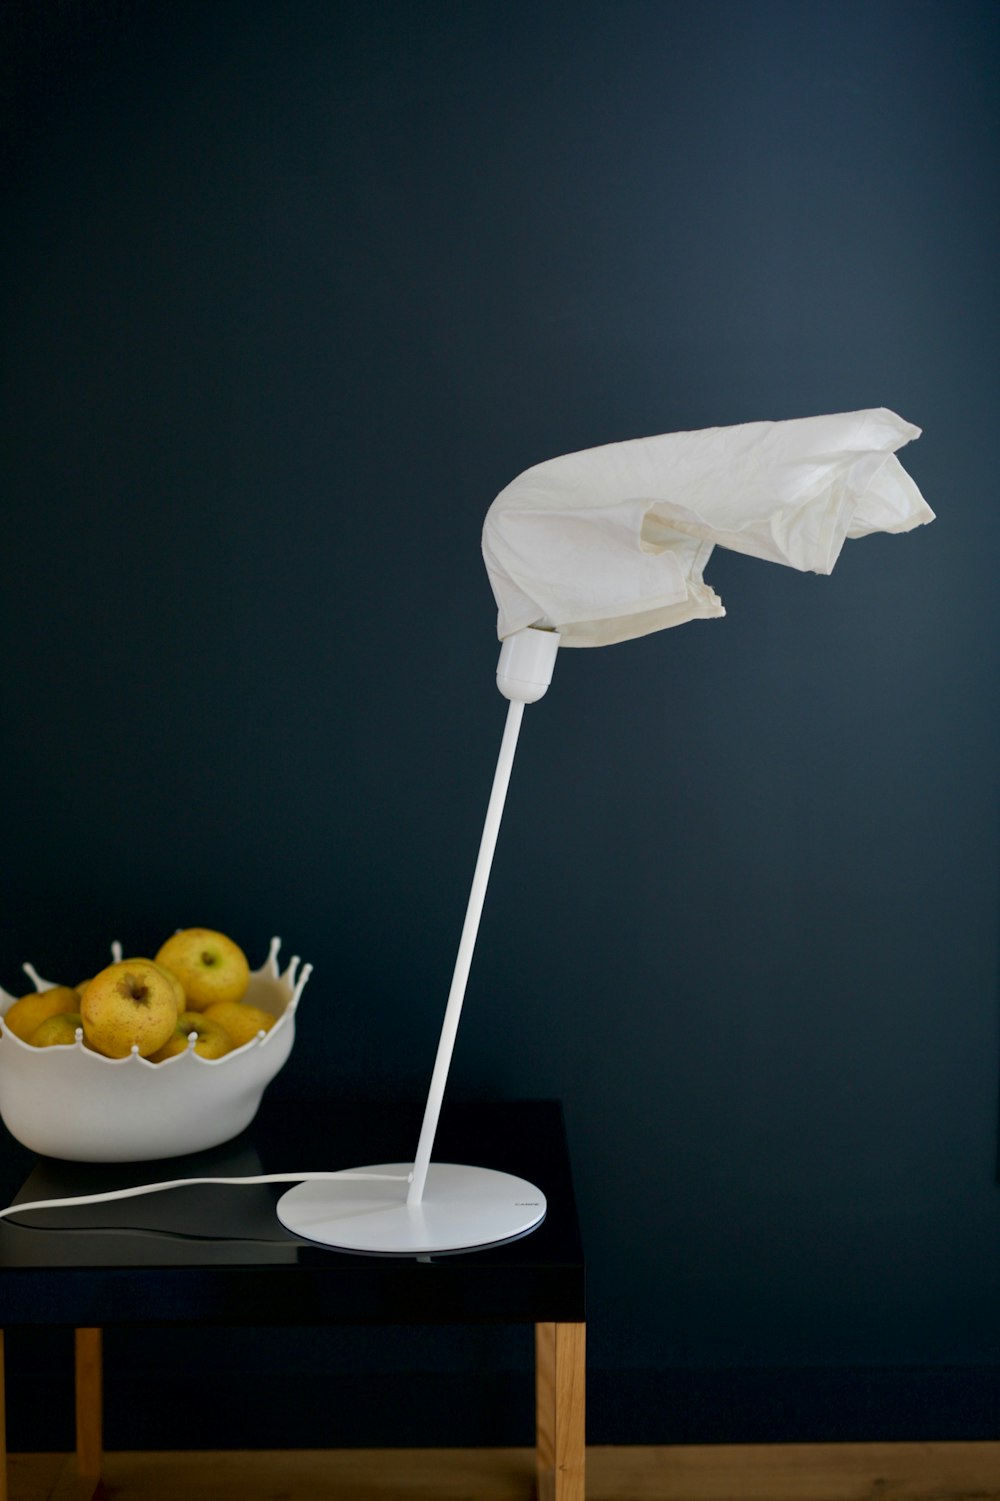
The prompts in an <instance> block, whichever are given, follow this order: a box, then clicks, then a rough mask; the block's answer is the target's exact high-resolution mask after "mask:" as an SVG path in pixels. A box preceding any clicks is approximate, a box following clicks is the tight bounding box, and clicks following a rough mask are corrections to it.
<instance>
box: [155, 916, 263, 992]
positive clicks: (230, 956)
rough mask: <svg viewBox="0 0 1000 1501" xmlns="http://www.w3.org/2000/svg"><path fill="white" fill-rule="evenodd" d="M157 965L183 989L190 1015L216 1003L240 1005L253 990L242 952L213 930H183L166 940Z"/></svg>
mask: <svg viewBox="0 0 1000 1501" xmlns="http://www.w3.org/2000/svg"><path fill="white" fill-rule="evenodd" d="M156 963H157V964H160V965H162V966H163V968H164V969H167V970H169V971H170V973H171V974H172V975H176V977H177V979H178V980H179V981H180V982H181V984H182V985H183V986H184V993H185V996H186V997H187V1009H188V1010H189V1011H205V1010H207V1008H208V1007H209V1006H211V1005H213V1004H214V1003H215V1002H216V1001H240V1000H242V999H243V997H244V996H245V995H246V993H247V990H248V989H249V987H250V966H249V964H248V963H247V959H246V955H245V954H244V952H243V950H242V949H241V948H240V946H239V944H238V943H234V942H233V940H232V939H231V938H227V937H226V935H225V933H217V932H215V931H214V930H213V929H212V928H183V929H182V930H181V931H180V932H178V933H175V934H174V935H173V937H171V938H168V939H167V941H166V943H165V944H164V945H163V947H162V948H161V949H160V950H159V952H158V953H157V955H156Z"/></svg>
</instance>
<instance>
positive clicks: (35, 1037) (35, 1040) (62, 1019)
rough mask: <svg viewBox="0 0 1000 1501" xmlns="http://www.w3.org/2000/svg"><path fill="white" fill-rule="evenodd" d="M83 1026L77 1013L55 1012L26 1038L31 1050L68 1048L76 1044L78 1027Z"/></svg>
mask: <svg viewBox="0 0 1000 1501" xmlns="http://www.w3.org/2000/svg"><path fill="white" fill-rule="evenodd" d="M82 1026H83V1018H82V1017H81V1016H80V1013H79V1011H57V1012H56V1014H55V1016H50V1017H49V1018H48V1019H47V1020H46V1021H43V1022H42V1025H41V1026H40V1027H38V1028H36V1030H35V1031H34V1032H32V1034H31V1036H30V1037H29V1038H28V1041H29V1042H30V1043H31V1046H32V1047H33V1048H68V1047H72V1046H73V1045H74V1044H75V1042H76V1032H77V1028H78V1027H82Z"/></svg>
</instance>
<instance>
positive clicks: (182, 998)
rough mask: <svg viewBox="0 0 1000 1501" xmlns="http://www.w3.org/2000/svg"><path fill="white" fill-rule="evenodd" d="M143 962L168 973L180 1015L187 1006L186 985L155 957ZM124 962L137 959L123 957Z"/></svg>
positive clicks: (129, 962) (128, 962) (132, 961)
mask: <svg viewBox="0 0 1000 1501" xmlns="http://www.w3.org/2000/svg"><path fill="white" fill-rule="evenodd" d="M142 962H143V964H155V965H156V968H157V969H159V970H162V971H163V973H164V974H165V975H166V977H167V979H168V980H169V981H170V983H171V985H172V986H173V987H174V996H175V998H176V1001H177V1015H178V1016H180V1014H181V1012H182V1011H183V1010H184V1008H185V1007H186V1006H187V996H186V995H185V994H184V986H183V985H182V984H181V982H180V980H178V978H177V976H176V975H175V974H172V973H171V972H170V970H169V969H164V968H163V965H162V964H157V962H156V960H155V959H143V961H142ZM122 963H123V964H134V963H135V960H134V959H123V960H122ZM84 983H85V985H86V982H84Z"/></svg>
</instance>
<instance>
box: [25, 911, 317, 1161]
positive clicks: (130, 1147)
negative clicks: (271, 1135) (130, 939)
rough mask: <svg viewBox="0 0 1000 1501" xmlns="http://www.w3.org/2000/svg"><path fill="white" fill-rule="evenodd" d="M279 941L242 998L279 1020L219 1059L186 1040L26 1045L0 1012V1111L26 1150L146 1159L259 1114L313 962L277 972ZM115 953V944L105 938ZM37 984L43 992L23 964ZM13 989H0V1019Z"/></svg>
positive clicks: (218, 1134)
mask: <svg viewBox="0 0 1000 1501" xmlns="http://www.w3.org/2000/svg"><path fill="white" fill-rule="evenodd" d="M280 947H281V940H280V939H278V938H272V940H271V951H270V953H269V954H268V957H267V960H266V962H265V963H264V964H263V965H262V966H261V968H260V969H258V970H254V971H253V972H252V973H251V975H250V989H249V990H248V991H247V994H246V1000H247V1002H248V1003H249V1004H250V1005H252V1006H259V1007H260V1008H261V1010H262V1011H268V1012H270V1014H271V1015H272V1016H275V1017H277V1021H276V1022H275V1024H274V1026H273V1027H271V1028H270V1030H269V1031H267V1032H263V1033H260V1034H259V1035H258V1036H257V1037H253V1038H251V1040H250V1041H249V1042H247V1043H244V1045H243V1046H242V1047H241V1048H236V1049H234V1051H233V1052H231V1053H226V1054H225V1055H224V1056H223V1057H222V1058H202V1057H201V1056H200V1055H199V1054H198V1053H196V1052H195V1051H194V1049H193V1047H190V1046H189V1048H188V1051H187V1052H186V1053H178V1054H177V1055H176V1057H174V1058H168V1059H167V1061H166V1062H165V1063H149V1062H148V1061H147V1060H146V1059H145V1058H140V1057H139V1054H138V1053H137V1052H133V1053H130V1054H129V1056H128V1057H127V1058H105V1057H104V1055H103V1053H95V1052H93V1051H92V1050H91V1049H90V1048H88V1047H85V1046H84V1044H83V1040H82V1036H81V1034H80V1033H79V1032H78V1034H77V1041H76V1042H75V1043H74V1044H70V1045H68V1046H65V1047H49V1048H33V1047H31V1046H30V1044H29V1043H26V1042H22V1041H21V1039H20V1038H19V1037H15V1036H14V1034H13V1032H11V1031H10V1029H9V1028H8V1026H7V1024H6V1022H4V1021H2V1020H0V1116H2V1117H3V1121H4V1124H5V1126H6V1127H7V1129H8V1131H10V1133H11V1135H12V1136H15V1137H16V1138H17V1140H18V1141H19V1142H21V1143H22V1144H23V1145H24V1146H26V1147H29V1148H30V1149H31V1151H33V1152H40V1153H42V1154H43V1155H45V1156H47V1157H63V1158H67V1159H69V1160H70V1161H72V1162H145V1161H148V1160H149V1159H150V1158H154V1157H176V1156H180V1155H181V1154H183V1153H185V1152H201V1151H205V1150H207V1148H209V1147H215V1146H218V1145H219V1144H220V1143H221V1142H224V1141H229V1140H230V1138H231V1137H233V1136H237V1135H238V1134H239V1133H240V1132H241V1131H242V1130H243V1129H244V1128H245V1127H246V1126H248V1125H249V1124H250V1122H251V1121H252V1120H253V1118H254V1116H255V1115H256V1114H257V1110H258V1107H259V1105H260V1102H261V1099H262V1097H263V1094H264V1090H265V1089H266V1088H267V1086H268V1084H270V1082H271V1080H272V1079H273V1078H274V1076H275V1074H276V1073H277V1072H278V1070H279V1069H280V1068H281V1067H282V1065H283V1064H284V1063H285V1062H286V1061H287V1059H288V1055H289V1053H290V1052H291V1051H292V1043H293V1042H294V1040H295V1011H296V1008H297V1006H298V1003H299V997H300V996H301V994H302V991H303V988H304V987H305V983H306V981H307V980H308V978H309V976H310V974H311V973H312V965H310V964H305V965H303V966H302V969H301V970H299V960H298V958H294V959H293V960H292V962H291V964H290V965H289V966H288V968H287V969H286V970H285V972H284V974H282V973H281V972H280V970H279V968H278V949H279V948H280ZM112 954H113V956H114V958H115V959H116V960H118V959H120V958H121V957H122V955H121V947H120V945H119V944H117V943H115V944H113V945H112ZM24 968H25V970H26V971H27V973H28V974H29V975H30V976H31V979H32V981H33V982H34V985H35V988H36V990H48V989H50V988H51V984H52V982H51V981H48V980H43V979H41V978H40V976H39V975H37V974H36V973H35V971H34V969H33V968H32V967H31V965H30V964H26V965H25V966H24ZM15 999H16V998H15V997H14V996H12V995H8V994H7V992H6V991H4V990H2V989H0V1018H2V1017H3V1016H4V1015H6V1012H7V1010H8V1008H9V1007H10V1006H12V1005H13V1004H14V1001H15Z"/></svg>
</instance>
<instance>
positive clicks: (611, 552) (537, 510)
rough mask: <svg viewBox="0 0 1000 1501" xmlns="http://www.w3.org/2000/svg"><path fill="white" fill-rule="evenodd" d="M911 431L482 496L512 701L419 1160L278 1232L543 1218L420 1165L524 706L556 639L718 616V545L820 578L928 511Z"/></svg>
mask: <svg viewBox="0 0 1000 1501" xmlns="http://www.w3.org/2000/svg"><path fill="white" fill-rule="evenodd" d="M919 436H920V429H919V428H916V427H913V426H912V425H911V424H909V423H907V422H904V421H903V419H902V418H900V417H898V416H897V415H896V414H895V413H894V412H891V411H888V410H887V409H885V408H876V409H872V410H866V411H857V412H844V413H838V414H835V415H830V416H820V417H806V418H799V419H794V420H790V421H783V422H753V423H744V424H741V425H739V426H734V427H715V428H705V429H701V430H699V431H696V432H681V433H665V434H661V435H659V436H657V437H652V438H639V439H632V440H628V441H626V442H622V443H613V444H609V445H606V446H604V447H601V448H592V449H587V450H584V451H583V452H580V453H572V454H566V455H563V456H562V457H560V458H556V459H551V460H548V461H546V462H545V463H541V464H537V465H535V466H534V467H533V468H531V469H528V470H525V471H524V473H523V474H521V475H519V476H518V477H517V478H516V479H515V480H514V481H513V482H512V483H511V484H510V485H508V486H507V487H506V489H504V490H502V491H501V492H500V494H499V495H498V496H497V497H496V499H495V500H494V502H493V504H492V505H491V506H490V508H489V511H488V513H487V516H486V522H485V525H484V529H483V557H484V561H485V563H486V568H487V572H488V574H489V577H490V583H491V585H492V588H493V593H494V596H495V598H496V601H497V606H498V611H499V614H498V625H497V633H498V636H499V637H500V640H501V643H502V645H501V650H500V661H499V664H498V667H497V686H498V688H499V689H500V692H501V693H502V694H503V695H504V696H505V697H506V698H507V699H508V701H509V703H508V709H507V718H506V723H505V726H504V731H503V737H502V740H501V744H500V754H499V757H498V760H497V767H496V772H495V775H494V778H493V787H492V791H491V793H490V799H489V803H488V806H487V810H486V820H485V824H484V828H483V834H482V839H481V842H480V846H479V855H478V858H477V861H476V866H475V871H474V874H473V879H472V888H471V891H470V895H469V902H468V907H467V910H466V915H465V922H464V925H463V928H462V934H461V939H460V941H459V946H458V955H457V958H456V962H455V969H454V975H453V978H452V983H451V989H450V992H449V995H448V1000H447V1004H446V1007H445V1015H444V1022H443V1025H442V1029H441V1035H440V1040H439V1042H438V1049H437V1056H436V1059H435V1063H434V1070H433V1074H432V1077H431V1083H430V1089H429V1092H428V1097H427V1102H426V1106H425V1109H424V1117H423V1124H422V1127H421V1131H420V1138H419V1141H418V1144H417V1149H416V1156H415V1158H414V1160H413V1162H412V1163H399V1162H397V1163H386V1164H383V1165H380V1166H368V1167H364V1168H358V1169H356V1170H355V1171H356V1172H357V1174H358V1176H357V1177H352V1176H350V1174H349V1173H348V1174H345V1176H343V1177H342V1178H338V1179H333V1180H330V1181H326V1182H303V1183H300V1184H298V1185H297V1186H296V1187H295V1188H292V1189H290V1190H289V1191H288V1192H287V1193H285V1194H283V1195H282V1197H281V1198H280V1199H279V1201H278V1206H277V1213H278V1218H279V1220H280V1221H281V1223H282V1224H283V1225H284V1226H285V1227H286V1228H287V1229H289V1230H291V1231H293V1232H294V1233H295V1234H296V1235H300V1236H302V1237H304V1238H305V1239H307V1240H313V1241H317V1242H319V1243H321V1244H323V1245H326V1246H333V1247H336V1248H339V1249H342V1250H347V1251H360V1252H371V1253H390V1254H404V1255H411V1256H412V1255H430V1254H432V1253H442V1252H448V1251H459V1250H471V1249H474V1248H477V1247H482V1246H485V1245H492V1244H496V1243H497V1242H502V1241H505V1240H513V1239H516V1238H518V1237H520V1236H522V1235H525V1234H527V1233H528V1232H529V1231H531V1230H533V1229H534V1228H535V1227H536V1226H537V1225H538V1224H539V1223H540V1222H541V1220H542V1219H543V1218H544V1215H545V1196H544V1194H543V1193H542V1191H541V1189H539V1188H537V1187H536V1186H535V1185H533V1184H531V1183H528V1182H526V1181H525V1180H523V1179H521V1178H517V1177H513V1176H511V1175H510V1174H507V1173H502V1172H496V1171H494V1170H493V1169H489V1168H481V1167H464V1166H458V1165H455V1164H453V1163H440V1162H435V1161H433V1160H432V1154H433V1147H434V1138H435V1134H436V1131H437V1124H438V1118H439V1115H440V1110H441V1104H442V1100H443V1097H444V1092H445V1086H446V1083H447V1078H448V1071H449V1068H450V1065H451V1058H452V1052H453V1049H454V1044H455V1038H456V1034H457V1031H458V1025H459V1019H460V1016H461V1012H462V1004H463V1001H464V998H465V990H466V984H467V981H468V977H469V970H470V967H471V964H472V955H473V950H474V948H475V943H476V935H477V933H478V930H479V920H480V917H481V914H482V909H483V902H484V899H485V895H486V886H487V882H488V880H489V873H490V867H491V865H492V861H493V854H494V850H495V849H496V842H497V835H498V833H499V828H500V820H501V816H502V813H503V807H504V802H505V799H506V796H507V787H508V784H509V781H510V774H511V767H512V764H513V759H514V751H515V748H516V745H517V738H518V733H519V731H520V727H521V719H522V716H523V713H524V706H525V704H528V703H534V702H536V701H537V700H538V699H540V698H541V697H542V696H543V694H544V693H545V691H546V689H547V688H548V686H549V683H550V682H551V678H552V670H553V666H554V664H555V659H556V654H557V651H558V649H559V647H560V646H564V647H565V646H581V647H582V646H604V645H609V644H611V643H614V642H618V641H626V640H629V639H632V638H635V637H638V636H643V635H646V634H648V633H649V632H650V631H655V630H661V629H664V628H665V627H668V626H674V625H680V624H682V623H684V622H685V621H689V620H694V619H699V618H702V619H704V618H711V617H713V616H721V615H724V614H725V611H724V609H723V607H722V604H721V601H720V600H719V598H718V596H717V595H716V594H715V593H714V591H713V590H712V589H711V588H710V587H709V586H708V585H707V584H706V583H705V582H704V578H703V570H704V567H705V564H706V563H707V562H708V559H709V557H710V556H711V553H712V550H713V548H714V547H716V546H722V547H727V548H730V549H731V550H733V551H735V552H741V553H744V554H747V555H749V556H751V557H756V558H760V559H763V560H765V561H770V562H777V563H783V564H785V565H787V566H789V567H792V568H797V569H800V570H803V571H810V572H815V573H830V572H832V570H833V567H834V564H835V563H836V561H837V558H838V557H839V555H840V551H841V548H842V547H843V544H844V541H845V540H846V539H847V538H849V537H863V536H867V535H869V534H870V533H873V532H905V531H909V530H911V529H912V528H913V527H916V526H921V525H923V524H924V523H926V522H929V521H932V520H933V519H934V513H933V512H932V511H931V509H930V507H929V506H928V505H927V503H926V502H925V501H924V499H923V497H922V495H921V494H920V491H919V490H918V488H917V486H916V485H915V484H914V482H913V480H912V479H911V478H910V477H909V476H908V475H907V474H906V472H905V471H904V469H903V468H902V466H901V464H900V463H899V460H898V459H897V458H896V457H895V452H896V450H897V449H899V448H901V447H903V446H904V445H905V444H906V443H908V442H910V441H911V440H912V439H914V438H917V437H919Z"/></svg>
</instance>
